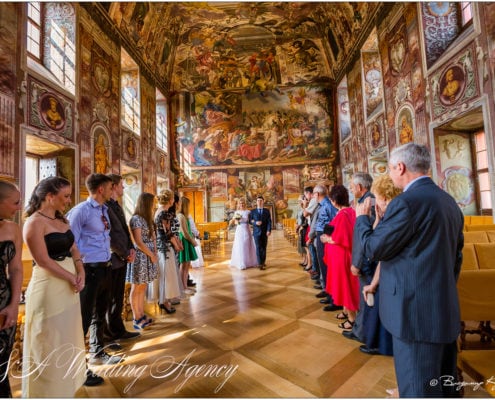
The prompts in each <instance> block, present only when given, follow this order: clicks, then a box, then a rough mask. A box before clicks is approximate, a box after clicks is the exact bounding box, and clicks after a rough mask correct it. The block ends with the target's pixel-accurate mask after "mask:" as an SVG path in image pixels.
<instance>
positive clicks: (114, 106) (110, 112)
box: [78, 9, 122, 187]
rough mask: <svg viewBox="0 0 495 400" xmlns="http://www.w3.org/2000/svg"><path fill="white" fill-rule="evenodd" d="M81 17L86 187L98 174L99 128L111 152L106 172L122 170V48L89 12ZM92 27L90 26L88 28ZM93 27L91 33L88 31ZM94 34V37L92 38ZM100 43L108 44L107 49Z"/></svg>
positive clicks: (81, 120) (81, 126) (81, 131)
mask: <svg viewBox="0 0 495 400" xmlns="http://www.w3.org/2000/svg"><path fill="white" fill-rule="evenodd" d="M81 18H83V19H84V20H85V23H81V25H80V29H79V32H80V42H79V43H80V46H81V51H80V52H79V54H81V64H80V69H79V79H80V80H79V84H78V87H79V88H80V102H79V109H78V112H79V132H78V135H79V137H80V146H81V147H80V149H81V158H80V169H81V172H80V175H79V177H80V182H79V184H80V185H81V186H82V187H84V181H85V179H86V177H87V176H88V175H89V174H90V173H92V172H94V171H95V167H96V166H95V164H94V158H93V157H94V143H96V142H94V140H96V141H98V137H96V136H93V133H94V132H95V128H96V127H100V128H101V130H102V131H104V132H105V133H106V135H107V142H106V145H107V146H108V147H107V149H113V150H114V151H113V152H112V153H111V154H110V153H108V163H109V165H108V167H107V172H111V171H117V172H118V171H120V168H119V164H120V160H121V159H122V153H121V152H119V151H118V149H120V148H121V147H120V146H121V139H120V138H121V136H120V129H119V126H120V114H119V112H118V110H119V109H120V108H119V101H120V93H119V86H120V85H119V79H120V49H118V48H117V46H116V45H114V44H113V43H112V42H111V41H110V40H108V38H107V37H106V36H105V34H104V33H103V32H102V31H101V30H100V29H99V28H98V26H97V25H96V24H95V23H93V22H92V21H91V20H90V19H89V16H88V15H87V14H86V12H85V11H84V10H83V9H81ZM88 24H89V25H88ZM87 26H91V27H92V28H91V32H89V31H88V30H87V29H86V28H87ZM93 35H95V36H94V37H93ZM97 40H99V41H105V49H110V51H111V54H109V53H108V52H107V51H106V50H103V48H102V47H101V46H100V45H99V44H98V42H97Z"/></svg>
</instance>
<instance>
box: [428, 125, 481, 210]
mask: <svg viewBox="0 0 495 400" xmlns="http://www.w3.org/2000/svg"><path fill="white" fill-rule="evenodd" d="M435 145H436V152H437V156H438V158H437V160H438V161H437V163H438V167H439V168H438V170H439V182H440V185H441V187H442V188H443V189H444V190H445V191H447V192H448V193H449V194H450V195H451V196H452V197H453V198H454V199H455V201H456V202H457V204H458V205H459V207H460V208H461V209H462V211H463V213H464V214H466V215H475V214H477V207H476V200H475V189H474V188H475V182H474V179H475V178H474V176H473V170H472V169H473V167H472V165H473V164H472V163H473V162H472V157H471V145H470V135H469V134H460V133H455V134H453V133H442V134H439V135H437V136H436V137H435Z"/></svg>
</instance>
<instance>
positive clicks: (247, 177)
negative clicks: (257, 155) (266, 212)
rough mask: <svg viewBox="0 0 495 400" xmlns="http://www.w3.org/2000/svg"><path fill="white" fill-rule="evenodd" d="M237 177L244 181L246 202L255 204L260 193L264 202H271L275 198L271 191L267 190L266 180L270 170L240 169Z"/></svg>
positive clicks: (268, 177)
mask: <svg viewBox="0 0 495 400" xmlns="http://www.w3.org/2000/svg"><path fill="white" fill-rule="evenodd" d="M239 177H240V178H241V179H242V181H243V182H244V185H245V188H246V199H247V200H248V203H251V204H255V203H256V197H257V196H258V195H261V196H263V197H264V199H265V202H273V201H274V200H276V199H275V198H274V195H273V193H272V192H270V191H269V190H268V186H267V184H268V182H269V180H270V170H269V169H266V170H263V169H260V170H256V171H241V172H240V173H239Z"/></svg>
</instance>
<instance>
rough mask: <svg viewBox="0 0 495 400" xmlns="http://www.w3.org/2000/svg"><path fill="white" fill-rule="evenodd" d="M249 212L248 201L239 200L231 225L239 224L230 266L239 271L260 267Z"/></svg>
mask: <svg viewBox="0 0 495 400" xmlns="http://www.w3.org/2000/svg"><path fill="white" fill-rule="evenodd" d="M248 216H249V210H248V209H246V200H245V199H239V202H238V204H237V211H236V212H235V213H234V218H232V220H231V221H230V223H231V224H233V223H235V224H237V228H236V230H235V237H234V244H233V245H232V256H231V258H230V266H231V267H237V268H239V269H246V268H250V267H255V266H256V265H258V259H257V258H256V247H255V244H254V238H253V234H252V233H251V230H250V229H249V221H248Z"/></svg>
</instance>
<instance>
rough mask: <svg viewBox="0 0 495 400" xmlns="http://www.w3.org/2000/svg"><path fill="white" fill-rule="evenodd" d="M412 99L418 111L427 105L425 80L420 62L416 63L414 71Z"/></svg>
mask: <svg viewBox="0 0 495 400" xmlns="http://www.w3.org/2000/svg"><path fill="white" fill-rule="evenodd" d="M411 81H412V86H411V90H412V99H413V102H414V106H415V107H416V109H419V108H421V107H422V106H423V105H424V103H425V90H426V87H425V79H424V78H423V71H422V68H421V63H420V62H415V63H414V65H413V69H412V77H411Z"/></svg>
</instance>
